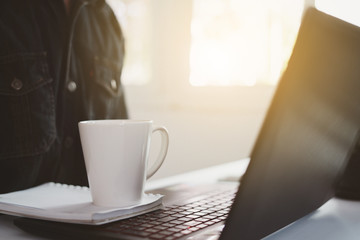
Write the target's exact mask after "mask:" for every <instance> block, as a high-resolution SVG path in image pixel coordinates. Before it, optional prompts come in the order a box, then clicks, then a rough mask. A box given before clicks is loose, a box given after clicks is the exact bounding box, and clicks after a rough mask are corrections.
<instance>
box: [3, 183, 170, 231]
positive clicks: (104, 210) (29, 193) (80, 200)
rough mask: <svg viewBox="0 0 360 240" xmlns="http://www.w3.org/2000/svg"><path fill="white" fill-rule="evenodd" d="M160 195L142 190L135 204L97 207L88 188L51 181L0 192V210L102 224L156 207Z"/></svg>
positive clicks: (152, 209)
mask: <svg viewBox="0 0 360 240" xmlns="http://www.w3.org/2000/svg"><path fill="white" fill-rule="evenodd" d="M162 198H163V196H162V195H159V194H144V197H143V199H142V201H141V202H140V203H139V204H137V205H135V206H131V207H125V208H113V207H100V206H96V205H94V204H92V200H91V195H90V190H89V188H87V187H80V186H72V185H65V184H59V183H52V182H51V183H45V184H42V185H39V186H37V187H33V188H29V189H26V190H22V191H17V192H11V193H6V194H0V213H4V214H8V215H15V216H23V217H29V218H36V219H43V220H50V221H57V222H68V223H78V224H88V225H101V224H104V223H109V222H113V221H117V220H121V219H126V218H129V217H133V216H137V215H140V214H143V213H147V212H150V211H154V210H156V209H159V208H161V206H162Z"/></svg>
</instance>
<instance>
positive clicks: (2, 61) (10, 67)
mask: <svg viewBox="0 0 360 240" xmlns="http://www.w3.org/2000/svg"><path fill="white" fill-rule="evenodd" d="M0 79H1V81H0V94H2V95H9V96H20V95H23V94H27V93H29V92H31V91H33V90H35V89H37V88H39V87H41V86H42V85H44V84H46V83H48V82H50V81H52V79H51V78H50V76H49V70H48V67H47V64H46V52H41V53H27V54H13V55H8V56H2V57H0Z"/></svg>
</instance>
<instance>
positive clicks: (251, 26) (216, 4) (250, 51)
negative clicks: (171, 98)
mask: <svg viewBox="0 0 360 240" xmlns="http://www.w3.org/2000/svg"><path fill="white" fill-rule="evenodd" d="M303 5H304V1H303V0H292V1H288V0H270V1H269V0H254V1H249V0H194V1H193V17H192V23H191V50H190V83H191V85H193V86H234V85H245V86H253V85H256V84H275V83H276V82H277V80H278V78H279V76H280V74H281V72H282V71H283V69H284V68H285V67H286V62H287V60H288V58H289V56H290V53H291V51H292V48H293V44H294V42H295V38H296V35H297V31H298V28H299V25H300V20H301V15H302V10H303Z"/></svg>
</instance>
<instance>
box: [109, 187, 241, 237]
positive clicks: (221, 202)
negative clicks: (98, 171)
mask: <svg viewBox="0 0 360 240" xmlns="http://www.w3.org/2000/svg"><path fill="white" fill-rule="evenodd" d="M235 193H236V191H235V190H226V191H223V192H219V191H215V192H211V193H207V194H206V195H205V196H204V197H202V198H201V199H197V200H195V201H193V202H190V203H188V204H185V205H172V206H170V207H165V208H163V209H159V210H156V211H154V212H150V213H147V214H143V215H140V216H137V217H134V218H129V219H126V220H122V221H119V222H115V223H112V224H109V225H106V226H104V227H105V228H104V229H103V230H105V231H107V232H111V233H114V234H118V233H123V234H126V235H132V236H134V237H140V238H145V239H167V240H172V239H179V238H182V237H186V236H187V235H189V234H191V233H194V232H197V231H199V230H201V229H204V228H206V227H208V226H211V225H214V224H216V223H219V222H221V221H224V220H225V219H226V217H227V215H228V212H229V210H230V206H231V204H232V203H233V200H234V197H235Z"/></svg>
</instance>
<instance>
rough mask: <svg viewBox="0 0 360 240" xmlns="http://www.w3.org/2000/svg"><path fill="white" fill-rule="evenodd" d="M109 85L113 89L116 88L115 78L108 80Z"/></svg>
mask: <svg viewBox="0 0 360 240" xmlns="http://www.w3.org/2000/svg"><path fill="white" fill-rule="evenodd" d="M110 86H111V88H112V89H113V90H116V88H117V83H116V80H115V79H111V81H110Z"/></svg>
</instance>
